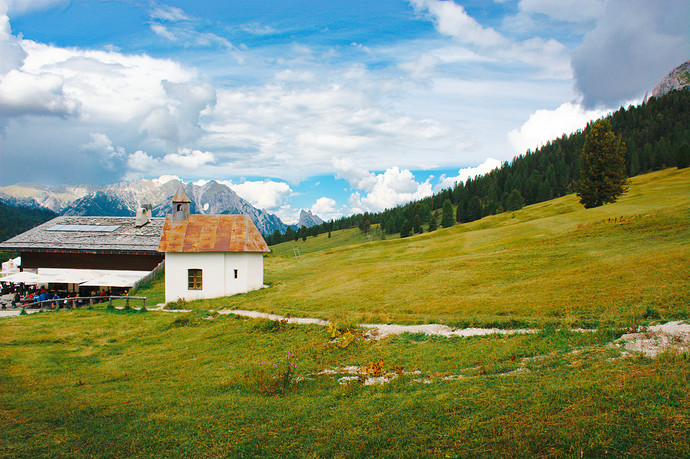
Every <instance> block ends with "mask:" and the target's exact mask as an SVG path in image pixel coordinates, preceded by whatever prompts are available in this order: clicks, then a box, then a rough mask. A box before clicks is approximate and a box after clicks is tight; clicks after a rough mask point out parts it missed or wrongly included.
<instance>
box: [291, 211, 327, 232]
mask: <svg viewBox="0 0 690 459" xmlns="http://www.w3.org/2000/svg"><path fill="white" fill-rule="evenodd" d="M322 223H323V220H321V218H319V216H318V215H314V214H313V213H311V210H304V209H302V210H300V212H299V221H298V222H297V228H301V227H303V226H306V227H307V228H311V227H312V226H316V225H320V224H322Z"/></svg>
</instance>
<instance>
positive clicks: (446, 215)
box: [441, 199, 455, 228]
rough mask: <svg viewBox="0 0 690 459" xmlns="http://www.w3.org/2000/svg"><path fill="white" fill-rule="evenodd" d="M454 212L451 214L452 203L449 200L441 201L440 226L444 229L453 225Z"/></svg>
mask: <svg viewBox="0 0 690 459" xmlns="http://www.w3.org/2000/svg"><path fill="white" fill-rule="evenodd" d="M453 217H455V212H453V203H451V202H450V199H446V200H445V201H443V216H442V217H441V226H443V227H444V228H450V227H451V226H453V224H455V218H453Z"/></svg>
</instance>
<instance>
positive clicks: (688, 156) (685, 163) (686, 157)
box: [676, 142, 690, 169]
mask: <svg viewBox="0 0 690 459" xmlns="http://www.w3.org/2000/svg"><path fill="white" fill-rule="evenodd" d="M676 167H677V168H678V169H684V168H686V167H690V145H688V143H687V142H684V143H683V144H682V145H680V146H679V147H678V149H677V151H676Z"/></svg>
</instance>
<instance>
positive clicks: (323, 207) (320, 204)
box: [311, 196, 338, 220]
mask: <svg viewBox="0 0 690 459" xmlns="http://www.w3.org/2000/svg"><path fill="white" fill-rule="evenodd" d="M311 211H312V213H313V214H315V215H318V216H319V217H321V219H323V220H330V219H331V218H332V215H333V214H335V213H337V212H338V210H337V209H336V202H335V200H334V199H331V198H327V197H326V196H322V197H320V198H319V199H317V200H316V202H315V203H314V205H313V206H311Z"/></svg>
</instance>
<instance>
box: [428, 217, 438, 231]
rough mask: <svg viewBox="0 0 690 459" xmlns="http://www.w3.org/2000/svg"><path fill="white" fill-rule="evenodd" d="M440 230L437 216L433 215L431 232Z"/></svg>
mask: <svg viewBox="0 0 690 459" xmlns="http://www.w3.org/2000/svg"><path fill="white" fill-rule="evenodd" d="M437 229H438V220H436V216H435V215H432V216H431V220H429V232H432V231H436V230H437Z"/></svg>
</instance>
